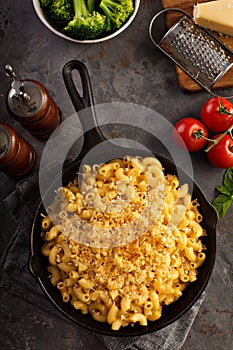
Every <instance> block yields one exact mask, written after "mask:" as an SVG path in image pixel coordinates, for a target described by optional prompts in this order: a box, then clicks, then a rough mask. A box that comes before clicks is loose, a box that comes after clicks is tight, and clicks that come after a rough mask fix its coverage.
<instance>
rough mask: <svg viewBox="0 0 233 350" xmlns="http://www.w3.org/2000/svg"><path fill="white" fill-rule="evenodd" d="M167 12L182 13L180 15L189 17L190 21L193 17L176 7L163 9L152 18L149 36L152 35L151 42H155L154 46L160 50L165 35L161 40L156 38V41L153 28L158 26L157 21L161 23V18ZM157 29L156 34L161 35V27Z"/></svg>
mask: <svg viewBox="0 0 233 350" xmlns="http://www.w3.org/2000/svg"><path fill="white" fill-rule="evenodd" d="M166 12H180V13H182V14H183V15H185V16H187V17H189V18H190V19H192V16H191V15H190V14H189V13H188V12H186V11H184V10H182V9H179V8H176V7H170V8H167V9H163V10H161V11H160V12H158V13H157V14H156V15H155V16H154V17H153V18H152V20H151V22H150V26H149V35H150V38H151V41H152V42H153V44H154V45H155V46H157V47H159V48H160V46H159V42H160V40H161V39H162V37H163V35H164V34H162V35H161V37H160V38H156V39H155V37H154V36H153V34H152V28H153V25H154V24H156V23H155V22H156V21H157V22H158V21H159V17H160V16H162V15H163V14H165V13H166ZM157 24H158V23H157ZM156 29H157V30H156V33H159V26H158V27H157V28H156Z"/></svg>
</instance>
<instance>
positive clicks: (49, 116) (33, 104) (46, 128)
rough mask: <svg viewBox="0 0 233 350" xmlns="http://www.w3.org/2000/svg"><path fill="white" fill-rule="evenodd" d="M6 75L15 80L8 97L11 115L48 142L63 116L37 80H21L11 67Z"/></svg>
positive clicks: (7, 68)
mask: <svg viewBox="0 0 233 350" xmlns="http://www.w3.org/2000/svg"><path fill="white" fill-rule="evenodd" d="M5 71H6V75H7V76H8V77H11V78H12V79H13V82H12V84H11V89H10V90H9V92H8V96H7V109H8V112H9V114H10V115H11V116H12V117H13V118H14V119H16V120H17V121H19V122H20V123H21V124H22V125H23V127H24V128H25V129H27V130H28V131H29V132H30V133H31V134H32V135H33V136H35V137H36V138H38V139H41V140H46V139H48V138H49V136H50V135H51V134H52V132H53V131H54V130H55V129H56V127H57V126H58V125H59V124H60V123H61V122H62V121H63V115H62V113H61V111H60V109H59V108H58V106H57V104H56V103H55V102H54V100H53V99H52V98H51V97H50V95H49V93H48V91H47V90H46V88H45V87H44V86H43V85H42V84H41V83H39V82H38V81H35V80H19V79H17V77H16V74H15V73H14V71H13V68H12V67H11V66H10V65H6V67H5Z"/></svg>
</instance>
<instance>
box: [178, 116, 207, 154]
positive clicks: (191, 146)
mask: <svg viewBox="0 0 233 350" xmlns="http://www.w3.org/2000/svg"><path fill="white" fill-rule="evenodd" d="M172 137H173V140H174V142H175V144H176V145H177V146H178V147H180V148H183V149H186V150H188V151H189V152H196V151H199V150H200V149H201V148H202V147H203V146H204V145H205V143H206V140H205V138H206V137H208V131H207V129H206V127H205V126H204V125H203V124H202V123H201V122H200V121H199V120H198V119H195V118H183V119H181V120H179V121H178V122H177V123H176V124H175V127H174V130H173V133H172ZM203 137H204V138H203ZM182 140H183V142H184V143H183V142H182ZM184 144H185V145H184ZM185 146H186V148H185Z"/></svg>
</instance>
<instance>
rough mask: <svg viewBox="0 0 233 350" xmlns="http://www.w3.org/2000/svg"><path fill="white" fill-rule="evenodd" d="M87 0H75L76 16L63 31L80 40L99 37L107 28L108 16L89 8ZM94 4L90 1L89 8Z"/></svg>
mask: <svg viewBox="0 0 233 350" xmlns="http://www.w3.org/2000/svg"><path fill="white" fill-rule="evenodd" d="M87 2H88V1H87V0H86V2H85V0H73V5H74V12H75V15H74V18H73V20H72V21H70V22H69V23H68V25H67V26H66V27H65V28H64V29H63V33H64V34H66V35H68V36H70V37H72V38H74V39H79V40H85V39H86V40H88V39H95V38H97V37H99V36H100V35H101V34H102V33H103V32H104V31H105V29H106V26H107V21H106V17H105V16H104V15H102V14H100V13H99V12H96V11H93V12H90V11H89V10H88V5H87ZM93 5H94V2H93V1H89V8H90V9H91V8H92V7H93Z"/></svg>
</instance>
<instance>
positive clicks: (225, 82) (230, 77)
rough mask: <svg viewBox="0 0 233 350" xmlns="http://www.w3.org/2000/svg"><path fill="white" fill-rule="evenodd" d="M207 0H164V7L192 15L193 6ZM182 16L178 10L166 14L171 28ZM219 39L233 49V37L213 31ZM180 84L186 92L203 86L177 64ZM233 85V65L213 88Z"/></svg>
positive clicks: (167, 23)
mask: <svg viewBox="0 0 233 350" xmlns="http://www.w3.org/2000/svg"><path fill="white" fill-rule="evenodd" d="M197 2H198V3H201V2H206V0H162V5H163V8H170V7H173V8H180V9H182V10H185V11H186V12H188V13H190V14H191V15H192V13H193V6H194V5H196V4H197ZM180 16H182V14H179V13H178V12H173V11H172V12H170V13H168V14H167V15H166V25H167V27H168V28H170V27H171V26H172V25H173V24H174V23H175V22H176V21H177V20H178V18H179V17H180ZM213 34H214V35H215V36H216V37H217V38H218V39H219V40H221V41H222V42H223V43H224V44H225V45H227V46H228V47H229V48H230V49H231V50H233V37H227V36H223V35H221V36H220V35H219V34H217V33H213ZM176 72H177V77H178V82H179V86H180V88H181V89H182V90H184V91H186V92H197V91H200V90H202V89H203V88H202V87H201V86H200V85H199V84H197V83H196V82H195V80H193V79H192V78H190V76H189V75H187V74H186V73H185V72H184V71H183V70H182V69H181V68H180V67H178V66H176ZM229 87H233V67H232V68H231V69H230V70H229V71H228V72H227V73H226V74H225V75H224V76H223V77H222V78H221V79H220V80H219V81H218V82H217V83H216V84H215V85H214V87H213V89H219V88H221V89H222V88H229Z"/></svg>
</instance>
